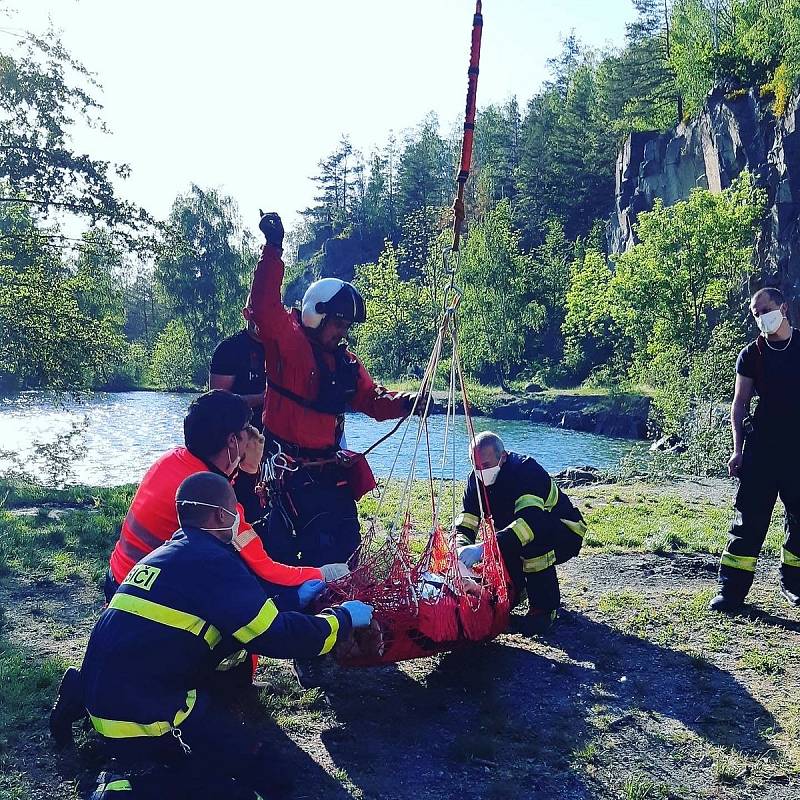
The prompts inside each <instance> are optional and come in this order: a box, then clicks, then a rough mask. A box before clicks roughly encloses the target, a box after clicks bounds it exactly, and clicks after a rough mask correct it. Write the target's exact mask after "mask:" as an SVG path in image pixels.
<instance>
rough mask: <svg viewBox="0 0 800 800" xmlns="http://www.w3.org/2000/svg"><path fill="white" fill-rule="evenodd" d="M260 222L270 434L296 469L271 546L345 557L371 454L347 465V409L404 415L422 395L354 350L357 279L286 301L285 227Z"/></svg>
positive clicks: (361, 310)
mask: <svg viewBox="0 0 800 800" xmlns="http://www.w3.org/2000/svg"><path fill="white" fill-rule="evenodd" d="M259 227H260V228H261V231H262V232H263V233H264V236H265V237H266V240H267V243H266V245H265V247H264V250H263V252H262V255H261V260H260V261H259V262H258V266H257V267H256V270H255V274H254V276H253V285H252V289H251V291H250V296H251V303H252V309H253V319H254V321H255V323H256V327H257V330H258V334H259V336H260V338H261V341H262V342H263V344H264V355H265V358H266V371H267V393H266V398H265V402H264V417H263V420H264V435H265V437H266V440H267V442H266V448H267V450H268V452H272V453H275V452H278V449H280V451H281V452H282V453H284V454H285V455H286V456H288V457H289V459H290V467H291V470H292V471H290V470H279V473H281V480H280V482H279V483H280V485H279V486H277V487H273V491H272V493H271V498H270V500H271V512H270V516H269V521H268V526H267V528H268V530H267V532H266V534H265V539H264V541H265V546H266V549H267V551H268V552H269V554H270V555H271V556H272V557H273V558H275V559H278V560H280V561H282V562H283V563H286V564H309V565H315V566H318V565H320V564H325V563H327V562H329V561H331V560H335V561H337V562H342V561H346V560H347V559H349V558H350V556H352V555H353V553H354V552H355V550H356V548H357V547H358V545H359V542H360V538H361V536H360V531H359V524H358V513H357V511H356V502H355V501H356V499H357V497H354V491H355V492H356V494H359V495H360V494H361V493H363V491H359V490H358V489H357V488H356V487H355V482H354V480H353V478H354V476H355V475H359V473H358V471H357V470H359V469H363V468H365V467H366V462H365V461H363V459H358V460H357V467H356V468H352V467H351V468H348V467H347V466H345V465H343V464H342V463H340V462H338V461H337V459H336V454H337V451H339V448H340V442H341V437H342V433H343V428H344V413H345V411H360V412H362V413H363V414H367V415H368V416H370V417H372V418H373V419H376V420H386V419H392V418H398V417H403V416H406V415H407V414H409V413H410V411H411V410H412V407H413V401H414V397H413V395H409V394H406V393H398V392H390V391H387V390H386V389H384V388H383V387H382V386H378V385H377V384H376V383H375V381H374V380H373V379H372V377H371V376H370V374H369V373H368V372H367V370H366V368H365V367H364V365H363V364H362V363H361V362H360V361H359V360H358V358H357V357H356V356H355V355H354V354H353V353H352V352H350V351H349V350H348V349H347V346H346V344H345V343H344V341H343V340H344V337H345V336H346V335H347V333H348V331H349V329H350V326H351V325H353V324H354V323H358V322H363V321H364V319H365V318H366V310H365V307H364V300H363V298H362V297H361V295H360V294H359V292H358V290H357V289H356V288H355V287H354V286H353V285H352V284H350V283H346V282H345V281H341V280H339V279H337V278H323V279H322V280H319V281H316V282H315V283H313V284H311V286H310V287H309V288H308V291H307V292H306V293H305V296H304V298H303V304H302V310H301V311H298V310H297V309H292V310H289V309H287V308H285V307H284V305H283V303H282V301H281V283H282V282H283V275H284V266H283V261H282V260H281V252H282V246H283V225H282V223H281V220H280V217H279V216H278V215H277V214H274V213H270V214H264V215H263V216H262V218H261V223H260V225H259ZM320 462H323V463H320ZM359 477H360V475H359ZM370 477H371V475H370ZM372 485H373V486H374V483H373V484H372Z"/></svg>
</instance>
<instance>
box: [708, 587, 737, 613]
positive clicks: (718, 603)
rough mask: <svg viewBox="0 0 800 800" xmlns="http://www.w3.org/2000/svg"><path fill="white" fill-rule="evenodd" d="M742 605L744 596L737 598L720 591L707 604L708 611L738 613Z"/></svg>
mask: <svg viewBox="0 0 800 800" xmlns="http://www.w3.org/2000/svg"><path fill="white" fill-rule="evenodd" d="M743 606H744V598H742V599H739V598H738V597H733V596H732V595H729V594H723V593H722V592H720V593H719V594H718V595H717V596H716V597H714V598H712V600H711V602H710V603H709V604H708V609H709V611H719V612H720V613H722V614H738V613H739V612H740V611H741V610H742V607H743Z"/></svg>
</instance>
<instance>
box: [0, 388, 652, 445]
mask: <svg viewBox="0 0 800 800" xmlns="http://www.w3.org/2000/svg"><path fill="white" fill-rule="evenodd" d="M480 388H481V389H482V390H483V391H478V392H475V393H474V394H475V395H477V396H476V397H475V399H474V400H473V401H471V402H472V413H473V414H474V415H475V416H482V417H489V418H491V419H502V420H511V421H521V422H525V421H527V422H535V423H538V424H541V425H549V426H550V427H554V428H562V429H565V430H573V431H581V432H583V433H593V434H596V435H599V436H607V437H609V438H613V439H629V440H632V441H644V440H646V439H648V425H647V419H648V414H649V411H650V398H649V397H647V396H646V395H641V394H603V393H601V392H597V393H594V394H575V393H569V392H558V391H542V392H532V393H520V394H510V393H508V392H503V391H495V389H496V387H480ZM201 391H203V390H202V389H187V388H183V389H175V390H169V391H166V390H162V389H152V388H145V387H137V388H133V389H96V390H87V391H81V392H74V393H59V392H56V391H54V390H48V389H28V390H24V391H21V392H16V393H13V394H4V395H0V403H1V402H2V401H6V400H14V399H15V398H20V397H25V396H42V395H44V396H48V395H50V396H54V397H58V396H61V397H68V398H81V397H89V396H92V395H97V394H111V395H117V394H126V393H133V392H136V393H144V392H150V393H153V394H193V393H196V392H201ZM433 397H434V400H435V401H436V402H437V404H438V406H439V407H438V408H436V409H434V411H433V412H432V413H434V414H441V413H443V408H442V404H443V403H444V402H446V395H445V393H444V392H436V391H435V392H434V393H433ZM456 410H457V412H458V413H459V414H463V410H464V409H463V404H462V403H461V401H458V402H457V404H456Z"/></svg>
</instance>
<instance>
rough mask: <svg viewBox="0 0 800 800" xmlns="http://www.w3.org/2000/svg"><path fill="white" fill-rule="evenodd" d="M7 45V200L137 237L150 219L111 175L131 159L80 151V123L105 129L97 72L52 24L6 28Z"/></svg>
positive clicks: (0, 63) (0, 170)
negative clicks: (76, 136) (42, 29)
mask: <svg viewBox="0 0 800 800" xmlns="http://www.w3.org/2000/svg"><path fill="white" fill-rule="evenodd" d="M0 33H2V34H4V35H5V40H4V42H3V47H2V50H0V89H1V91H0V153H2V158H1V159H0V180H2V181H3V186H2V192H0V204H2V203H15V202H23V203H26V204H28V205H30V206H32V207H34V208H36V209H38V210H40V211H41V212H44V213H47V212H49V211H54V210H63V211H67V212H70V213H73V214H77V215H79V216H82V217H85V218H88V219H89V220H91V221H92V222H98V221H102V222H105V223H106V224H108V225H109V226H113V229H114V234H115V235H131V234H132V232H133V231H134V230H136V229H138V228H140V227H141V226H142V224H145V223H148V222H149V218H148V216H147V215H146V214H145V213H144V212H143V211H142V210H141V209H138V208H136V207H135V206H133V205H132V204H130V203H126V202H124V201H122V200H120V199H119V198H118V197H117V194H116V192H115V190H114V186H113V184H112V176H114V175H115V176H118V177H123V178H124V177H127V176H128V174H129V173H130V169H129V167H128V166H127V165H125V164H118V165H111V164H109V163H108V162H107V161H103V160H100V159H96V158H92V157H91V156H89V155H86V154H83V153H80V152H77V151H76V150H75V149H74V147H73V145H72V143H71V132H72V129H73V126H74V125H75V123H76V122H80V123H81V124H84V125H87V126H89V127H94V128H100V129H104V125H103V123H102V120H101V119H100V117H99V111H100V108H101V106H100V103H99V102H98V101H97V100H96V99H95V98H94V97H93V95H92V92H93V91H96V90H98V89H99V85H98V83H97V80H96V78H95V76H94V75H93V74H92V73H91V72H89V70H87V68H86V67H85V66H84V65H83V64H81V63H80V62H79V61H77V60H76V59H75V58H73V57H72V56H71V55H70V54H69V52H68V51H67V50H66V49H65V48H64V45H63V44H62V42H61V40H60V39H59V37H58V36H57V35H56V33H55V32H54V31H53V30H52V29H51V30H48V31H47V33H46V35H45V36H36V35H34V34H32V33H23V34H22V35H21V36H20V35H18V34H16V33H15V32H10V31H3V32H0Z"/></svg>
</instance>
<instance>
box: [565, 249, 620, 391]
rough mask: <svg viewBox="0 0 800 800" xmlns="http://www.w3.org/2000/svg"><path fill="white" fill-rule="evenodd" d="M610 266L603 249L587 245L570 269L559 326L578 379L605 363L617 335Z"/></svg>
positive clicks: (566, 353)
mask: <svg viewBox="0 0 800 800" xmlns="http://www.w3.org/2000/svg"><path fill="white" fill-rule="evenodd" d="M611 278H612V274H611V270H610V269H609V267H608V264H607V263H606V260H605V257H604V256H603V254H602V253H600V252H598V251H597V250H595V249H588V250H587V251H586V252H585V254H584V255H583V257H582V258H579V259H576V260H575V261H574V262H573V263H572V265H571V269H570V282H569V289H568V290H567V297H566V315H565V317H564V323H563V326H562V332H563V335H564V357H565V360H566V363H567V366H568V367H569V369H570V370H572V371H573V372H574V373H575V376H576V377H577V378H578V379H579V380H583V379H584V378H585V377H586V376H587V375H588V374H589V372H590V371H591V370H592V369H594V368H595V367H598V366H601V365H603V364H606V363H607V362H608V360H609V359H610V358H611V355H612V353H613V351H614V342H615V340H616V339H617V337H618V331H616V330H615V326H614V321H613V317H612V313H611Z"/></svg>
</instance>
